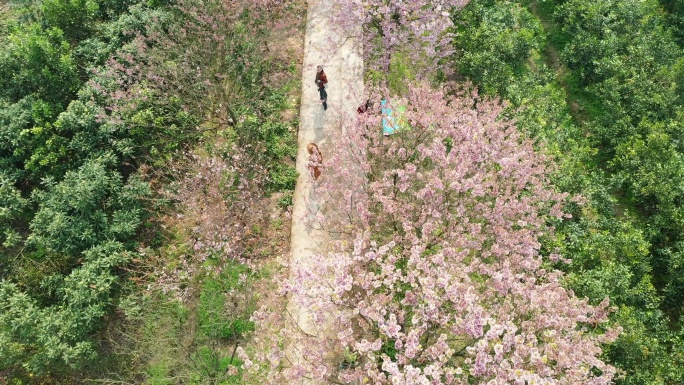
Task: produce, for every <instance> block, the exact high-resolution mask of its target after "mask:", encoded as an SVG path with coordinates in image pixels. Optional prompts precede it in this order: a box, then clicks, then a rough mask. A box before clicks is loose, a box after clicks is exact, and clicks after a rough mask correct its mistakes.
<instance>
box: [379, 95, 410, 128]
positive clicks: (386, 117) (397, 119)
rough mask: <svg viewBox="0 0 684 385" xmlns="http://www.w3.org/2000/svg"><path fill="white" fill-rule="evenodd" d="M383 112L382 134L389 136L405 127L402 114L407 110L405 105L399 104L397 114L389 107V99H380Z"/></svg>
mask: <svg viewBox="0 0 684 385" xmlns="http://www.w3.org/2000/svg"><path fill="white" fill-rule="evenodd" d="M380 105H381V112H382V134H383V135H385V136H389V135H392V134H394V133H395V132H396V131H397V130H399V129H400V128H403V126H404V124H402V123H403V122H402V115H403V112H404V111H406V107H405V106H397V114H396V115H397V116H394V115H393V113H392V112H393V111H392V109H391V108H389V106H388V104H387V100H385V99H383V100H381V101H380Z"/></svg>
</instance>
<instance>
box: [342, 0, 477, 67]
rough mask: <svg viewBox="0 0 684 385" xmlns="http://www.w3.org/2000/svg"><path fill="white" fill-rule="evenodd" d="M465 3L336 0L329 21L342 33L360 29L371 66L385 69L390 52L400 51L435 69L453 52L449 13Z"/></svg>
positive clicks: (458, 0)
mask: <svg viewBox="0 0 684 385" xmlns="http://www.w3.org/2000/svg"><path fill="white" fill-rule="evenodd" d="M466 4H468V0H437V1H435V0H432V1H425V0H415V1H403V0H339V1H336V2H335V6H336V10H335V12H333V15H332V16H333V23H332V24H333V25H334V26H335V27H337V29H338V30H339V33H342V34H346V35H351V36H355V35H358V34H359V33H361V35H362V36H359V37H361V39H360V40H361V41H362V42H363V52H364V56H365V59H366V64H367V65H368V66H369V67H370V68H373V69H380V70H383V71H386V70H387V69H388V68H389V65H390V61H391V58H392V55H393V54H394V53H396V52H399V51H401V52H404V53H406V54H408V55H409V56H410V57H411V59H413V60H412V61H413V62H414V63H425V64H427V67H426V69H427V70H434V69H436V68H437V64H438V62H439V60H440V59H441V58H444V57H446V56H448V55H450V54H451V53H452V52H453V49H452V48H451V46H452V45H453V43H452V39H453V32H452V31H453V29H452V27H453V22H452V19H451V13H452V12H453V11H457V10H459V9H460V8H462V7H463V6H465V5H466ZM357 26H363V28H362V30H361V31H359V30H358V27H357ZM442 69H447V68H446V67H444V68H442Z"/></svg>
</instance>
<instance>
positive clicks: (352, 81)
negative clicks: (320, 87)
mask: <svg viewBox="0 0 684 385" xmlns="http://www.w3.org/2000/svg"><path fill="white" fill-rule="evenodd" d="M334 4H335V1H329V0H327V1H322V0H309V1H308V13H307V27H306V37H305V41H304V44H305V46H304V65H303V74H302V99H301V111H300V125H299V138H298V141H299V152H298V155H297V171H298V172H299V179H298V180H297V187H296V189H295V193H294V199H293V200H294V207H293V215H292V239H291V243H290V252H291V266H292V265H297V264H305V263H307V261H308V260H309V257H310V256H311V255H313V254H323V253H325V252H326V251H327V250H328V245H329V243H330V241H331V239H330V238H329V237H328V234H326V233H325V232H323V231H322V230H319V229H314V228H311V227H310V226H307V223H309V221H307V220H306V219H307V216H308V217H309V218H310V216H311V215H313V214H314V213H315V212H317V211H319V210H321V209H323V207H322V205H334V204H335V202H321V201H320V200H319V199H318V197H317V194H316V191H315V186H314V182H313V180H312V179H311V177H310V175H309V171H308V170H307V162H308V157H309V154H308V153H307V151H306V146H307V144H308V143H310V142H314V143H316V144H318V146H319V148H320V149H321V153H322V154H323V165H324V167H334V165H328V164H326V163H325V161H326V154H327V153H330V151H331V149H332V148H333V146H334V145H335V143H332V135H333V133H334V132H335V131H336V130H341V129H342V125H343V122H344V121H345V120H348V119H350V118H353V117H354V116H355V115H356V107H357V106H358V104H359V95H361V94H362V92H363V61H362V59H361V57H360V55H359V52H358V47H355V46H356V41H355V39H353V38H350V37H348V36H339V31H334V28H333V27H332V26H331V22H330V20H331V15H333V12H334V11H335V10H334V7H335V5H334ZM318 65H322V66H323V68H324V70H325V72H326V74H327V76H328V81H329V83H328V88H327V92H328V109H327V111H324V110H323V107H322V104H321V102H320V100H319V95H318V91H317V88H316V85H315V84H314V79H315V77H316V66H318ZM325 173H326V170H325V169H323V176H322V178H325ZM340 188H341V189H342V188H345V186H340ZM295 300H296V298H290V299H289V301H288V310H289V312H290V314H292V315H293V317H294V318H295V319H296V322H297V324H298V325H299V327H300V328H301V329H302V331H304V332H306V333H308V334H312V335H317V333H318V331H317V330H316V329H314V328H313V327H312V323H311V322H310V313H309V312H308V311H307V309H305V308H300V307H299V306H297V305H296V303H295V302H296V301H295ZM294 350H295V349H288V352H289V353H288V356H289V357H288V358H289V359H290V360H292V361H293V362H295V363H296V362H298V361H299V360H301V359H302V357H299V356H298V355H297V354H296V353H295V352H294Z"/></svg>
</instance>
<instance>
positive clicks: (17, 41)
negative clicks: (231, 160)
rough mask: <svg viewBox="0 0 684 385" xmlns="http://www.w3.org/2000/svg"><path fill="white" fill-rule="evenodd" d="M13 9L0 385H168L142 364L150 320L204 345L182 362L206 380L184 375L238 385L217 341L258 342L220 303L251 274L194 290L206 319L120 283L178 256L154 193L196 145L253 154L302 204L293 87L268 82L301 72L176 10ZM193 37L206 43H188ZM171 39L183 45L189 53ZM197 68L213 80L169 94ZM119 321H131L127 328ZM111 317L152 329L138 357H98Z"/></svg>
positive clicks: (2, 68) (1, 160)
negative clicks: (98, 383)
mask: <svg viewBox="0 0 684 385" xmlns="http://www.w3.org/2000/svg"><path fill="white" fill-rule="evenodd" d="M205 3H206V4H205V6H206V7H207V9H208V8H210V7H215V8H213V9H214V10H215V11H216V14H217V15H218V14H220V13H221V12H222V10H220V9H219V8H216V7H220V5H221V4H222V3H220V2H211V1H207V2H205ZM3 7H4V8H3V12H4V13H3V16H2V18H0V44H2V46H3V49H2V51H0V382H2V383H5V382H3V381H4V380H10V382H9V383H12V384H25V383H33V382H34V381H35V382H37V383H66V382H67V379H69V380H68V381H69V382H71V381H75V382H78V381H80V380H79V378H81V379H82V378H83V377H82V376H87V375H88V373H90V374H91V375H94V376H99V375H101V376H105V377H106V376H107V375H108V374H107V373H106V371H107V370H116V371H118V374H117V376H118V377H120V378H129V379H134V380H135V381H144V380H146V379H150V378H152V379H151V380H150V381H151V383H167V382H168V381H167V380H159V382H155V380H154V379H153V378H155V376H157V377H158V378H162V377H164V376H170V375H169V372H165V373H162V374H163V375H164V376H162V375H161V374H160V373H158V371H156V372H155V369H154V366H155V363H154V362H152V361H153V359H154V355H153V354H152V355H146V353H145V354H144V352H143V349H148V348H150V346H151V344H153V343H154V341H153V337H152V336H154V338H157V337H158V336H159V335H160V334H163V333H165V331H164V330H163V325H156V324H155V320H154V319H153V318H154V317H159V318H161V319H163V322H166V321H168V320H169V319H170V318H173V317H175V316H178V317H181V316H180V315H178V314H180V313H183V314H185V315H184V316H183V317H186V318H185V321H183V322H186V323H187V325H188V326H187V327H188V328H190V327H193V328H195V327H196V328H198V329H199V330H200V331H201V335H200V336H199V337H197V338H195V341H196V343H197V344H198V345H195V342H193V346H192V349H191V350H192V351H190V352H189V353H188V354H189V355H190V356H192V361H193V362H196V363H197V366H196V367H194V368H190V369H188V370H187V373H195V374H192V376H199V377H197V379H196V380H197V381H200V382H201V381H204V379H205V378H214V379H215V378H219V377H220V378H222V379H223V380H225V381H228V382H225V383H232V381H233V379H234V377H232V375H226V374H225V372H226V368H227V365H228V364H229V363H232V364H235V362H236V360H235V359H234V357H232V356H231V354H230V352H229V353H226V352H225V349H223V348H222V347H221V346H217V342H216V341H219V342H218V344H219V345H222V344H223V345H225V344H231V346H233V345H234V344H236V343H237V341H240V339H241V338H242V337H243V336H244V335H245V334H246V333H249V332H250V331H251V330H252V324H251V323H250V322H249V320H248V318H249V316H248V313H247V312H248V311H251V310H252V309H253V306H252V305H250V304H251V302H250V304H246V305H245V306H246V307H245V308H244V309H243V308H242V307H241V308H240V309H242V312H240V313H239V314H238V313H235V311H234V309H233V308H231V307H230V305H229V302H230V301H229V299H228V298H227V297H226V296H225V295H224V294H223V293H224V292H225V291H241V292H245V291H247V289H246V287H247V286H246V285H247V281H245V280H244V279H243V278H242V277H243V276H249V275H251V274H252V273H253V272H251V271H250V268H247V267H244V266H242V265H236V266H235V267H234V269H235V271H233V270H231V269H229V268H226V269H224V270H223V271H224V272H223V273H222V274H223V275H221V276H219V277H214V276H211V275H207V276H203V275H199V276H198V277H197V278H196V279H194V278H193V281H192V282H191V284H192V285H194V286H195V287H196V289H197V293H199V294H198V297H197V298H196V300H197V301H198V302H199V304H198V305H197V306H196V308H195V307H192V308H189V307H188V306H187V304H186V305H180V304H178V305H169V304H170V303H173V302H174V300H173V299H170V296H167V295H164V294H161V293H156V294H154V295H152V296H151V297H150V296H149V295H148V294H149V293H148V294H145V296H147V297H144V298H143V296H142V290H141V288H140V287H137V286H135V285H127V284H124V283H125V282H131V280H134V281H135V280H139V279H140V278H139V277H138V276H136V275H135V274H132V273H131V271H132V270H134V269H140V266H149V265H151V263H150V262H149V261H147V260H146V258H147V257H146V255H144V254H142V253H143V250H145V249H144V247H163V246H166V244H165V243H166V242H169V243H170V242H174V241H176V240H174V239H173V237H171V238H165V237H168V234H166V233H164V230H163V229H162V228H161V226H159V224H158V222H157V221H156V219H155V218H159V217H161V216H162V215H163V214H164V213H165V212H166V211H168V210H172V209H173V207H172V206H171V205H169V204H168V203H169V202H168V201H166V200H164V199H160V196H159V194H158V189H159V188H160V185H161V184H162V183H163V182H168V180H170V179H173V178H175V177H177V176H178V174H177V173H173V172H171V171H170V168H171V167H172V166H173V165H174V164H173V163H172V162H173V161H174V160H175V159H176V158H182V156H183V152H184V151H186V150H188V149H190V148H192V147H193V146H196V145H197V144H198V143H200V142H203V143H206V142H211V140H205V139H206V138H207V137H208V135H213V137H216V138H217V140H219V141H222V142H224V141H228V142H230V143H234V144H237V145H242V146H245V147H249V148H252V150H251V151H252V152H253V153H255V156H256V155H258V159H259V161H260V162H261V163H262V165H263V166H264V168H266V169H267V170H269V172H270V178H269V185H268V186H267V187H268V189H269V190H270V191H271V192H273V191H281V190H291V189H293V188H294V180H295V179H296V177H297V174H296V172H294V167H293V166H292V159H293V157H294V155H295V153H296V142H295V140H294V137H293V132H292V130H291V129H289V127H291V126H292V124H293V121H292V120H286V119H282V118H281V112H282V111H283V110H284V109H286V108H289V103H288V99H287V97H286V95H287V93H288V91H289V87H290V85H291V84H292V82H280V83H278V84H274V85H265V84H263V82H262V78H263V77H268V76H271V75H272V74H273V73H275V72H277V71H285V72H287V71H291V70H292V66H291V65H290V63H274V62H271V61H269V59H268V58H265V57H261V56H260V50H261V47H260V46H259V44H260V41H259V40H258V39H259V38H260V36H256V35H253V34H251V32H250V31H249V29H248V28H246V27H245V24H246V23H243V24H241V23H234V20H231V21H230V23H226V24H225V27H226V28H227V29H226V30H222V31H213V30H211V29H208V28H209V27H213V26H212V25H211V23H209V24H202V23H198V22H197V20H192V17H190V16H188V15H189V13H183V12H182V10H181V8H179V6H178V4H176V2H174V3H173V4H172V3H171V2H168V1H137V0H105V1H94V0H39V1H29V2H23V1H22V2H19V1H17V2H10V3H9V4H7V5H6V6H3ZM238 16H239V17H241V18H243V20H247V19H249V18H252V17H254V16H253V15H250V14H248V13H245V14H243V15H240V14H238ZM187 22H195V26H196V27H197V29H196V30H193V31H191V32H192V33H189V32H187V30H185V29H183V26H184V24H185V23H187ZM261 25H264V26H265V25H266V24H264V23H261ZM173 31H176V32H178V31H183V33H184V34H185V35H184V36H185V37H186V40H179V39H177V38H178V37H179V36H178V35H174V34H173ZM222 34H226V35H229V36H231V39H230V40H229V41H228V40H227V41H228V43H226V45H225V47H227V48H226V49H224V50H220V48H221V47H218V46H214V47H212V50H208V47H207V46H202V44H208V43H211V44H215V43H216V41H215V40H216V39H215V37H216V36H220V35H222ZM146 39H147V40H146ZM165 39H166V40H165ZM173 39H176V40H175V41H174V40H173ZM162 43H168V45H167V46H162V45H161V44H162ZM233 43H235V44H233ZM230 44H233V45H230ZM174 47H175V48H174ZM190 47H196V48H197V50H196V51H194V52H191V51H190V50H189V48H190ZM174 49H175V50H174ZM231 49H232V50H231ZM215 51H216V52H217V54H216V55H214V56H211V55H206V54H205V53H206V52H215ZM238 58H240V59H246V58H248V59H249V60H250V61H251V63H250V64H249V65H245V64H244V63H242V62H240V61H239V60H236V59H238ZM203 60H205V61H206V60H211V62H210V63H209V62H203ZM240 63H242V64H240ZM188 64H189V65H192V66H193V67H192V68H195V67H197V68H200V66H201V67H202V68H205V67H206V68H208V69H209V67H210V66H211V68H210V69H211V71H207V72H208V73H210V74H211V79H207V81H206V82H197V81H196V78H195V74H189V76H187V77H186V80H188V81H190V82H191V83H196V84H195V85H194V86H192V87H186V84H184V83H178V84H174V83H173V82H171V81H170V79H171V77H170V74H172V73H174V71H176V72H177V71H178V70H179V69H182V65H188ZM214 71H215V72H214ZM216 74H221V76H216ZM181 80H182V79H181ZM212 81H213V82H214V83H212ZM188 84H189V83H188ZM228 85H231V86H235V87H236V88H235V89H232V90H231V89H230V88H229V87H228ZM195 86H196V87H195ZM219 91H220V92H219ZM212 92H213V93H212ZM254 101H256V102H254ZM217 106H228V107H226V108H228V109H229V110H230V116H231V117H232V119H230V121H228V122H227V121H226V120H223V121H222V120H221V119H220V116H218V115H212V111H214V110H216V109H217V108H218V107H217ZM213 137H212V138H213ZM250 144H253V146H250ZM225 147H227V148H230V145H226V146H225ZM249 148H248V151H249ZM185 241H186V240H184V239H181V240H180V241H179V242H185ZM175 257H177V258H178V259H181V258H182V257H183V256H175ZM168 263H171V264H177V263H178V261H177V260H175V261H174V260H172V259H170V260H169V261H168ZM207 268H209V267H207ZM222 268H223V267H222ZM144 274H150V272H149V271H145V273H144ZM151 275H153V274H151ZM205 280H206V281H205ZM141 287H143V288H144V287H145V286H142V285H141ZM193 290H194V289H193ZM122 293H123V294H124V295H125V297H124V299H123V300H121V298H122V297H121V296H122ZM145 298H147V299H145ZM149 298H152V300H151V301H152V302H149V301H148V300H149ZM143 303H144V304H146V305H147V306H150V307H151V308H158V309H163V308H174V306H175V308H177V309H176V310H177V312H175V313H174V314H176V315H175V316H174V315H169V314H167V313H164V312H163V311H161V310H160V314H158V315H150V314H147V313H145V314H142V313H136V312H135V311H134V310H133V309H135V308H136V306H138V307H139V306H140V305H141V304H143ZM247 305H249V306H247ZM174 311H175V310H174ZM120 312H123V313H126V314H127V315H126V316H125V317H123V318H121V319H117V318H116V317H117V314H119V313H120ZM179 312H180V313H179ZM177 313H178V314H177ZM188 314H192V315H193V316H192V317H189V316H188ZM227 314H232V315H230V316H228V315H227ZM110 317H114V318H112V319H113V320H114V321H121V325H126V324H127V323H128V324H130V327H132V328H135V327H137V326H140V325H143V326H144V327H148V328H150V330H148V331H149V333H150V334H149V335H147V336H146V335H139V336H138V337H140V341H129V342H130V343H129V344H128V345H126V349H127V350H124V351H121V350H117V349H114V348H112V347H110V350H108V351H104V350H103V346H104V345H107V343H105V342H103V341H104V340H103V338H104V337H103V336H101V335H100V334H99V333H102V332H103V330H109V329H111V328H112V325H111V324H109V322H108V319H110ZM231 317H232V318H231ZM189 319H192V320H193V321H192V322H190V321H188V320H189ZM110 320H111V319H110ZM163 322H162V323H163ZM119 326H120V325H115V326H114V327H119ZM103 327H104V329H103ZM121 327H123V326H121ZM147 343H149V344H150V345H146V344H147ZM131 351H134V352H140V353H141V354H142V355H143V356H142V358H141V360H139V361H137V362H136V365H135V367H129V365H127V364H122V363H121V361H120V357H119V356H118V355H121V356H126V355H127V354H130V352H131ZM174 365H176V366H178V365H180V364H179V363H175V364H174ZM207 365H208V366H207ZM134 370H140V371H141V372H144V373H146V374H145V375H142V376H141V375H140V373H138V372H134ZM169 370H171V369H169ZM198 373H199V374H198ZM12 381H13V382H12ZM164 381H167V382H164Z"/></svg>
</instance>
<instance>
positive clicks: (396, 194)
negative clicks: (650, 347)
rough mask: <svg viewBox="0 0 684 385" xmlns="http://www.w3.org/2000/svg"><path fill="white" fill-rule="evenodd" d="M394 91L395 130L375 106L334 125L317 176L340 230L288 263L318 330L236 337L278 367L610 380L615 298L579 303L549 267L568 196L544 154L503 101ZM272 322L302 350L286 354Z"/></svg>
mask: <svg viewBox="0 0 684 385" xmlns="http://www.w3.org/2000/svg"><path fill="white" fill-rule="evenodd" d="M395 105H403V106H405V107H406V110H405V112H404V113H403V116H401V117H397V124H399V125H400V127H399V131H398V132H397V133H396V134H395V135H393V136H390V137H383V136H382V135H381V128H380V127H381V119H382V116H381V114H380V113H379V112H378V111H372V110H369V112H368V113H366V114H364V115H360V117H359V118H358V119H357V120H356V121H355V122H352V123H350V124H348V125H347V126H346V127H345V130H344V134H343V135H340V137H338V138H336V139H335V140H336V143H339V145H336V146H334V147H331V149H332V153H330V154H329V160H328V163H327V164H329V165H336V166H335V167H328V168H327V169H326V178H325V180H324V181H325V182H324V183H322V185H321V186H319V189H318V192H319V194H321V195H320V198H321V199H323V200H324V201H325V202H327V203H326V206H325V207H326V208H325V209H324V212H323V217H324V225H325V226H327V227H328V229H329V230H330V231H335V233H336V234H341V233H345V232H346V234H347V235H348V237H346V238H345V237H342V239H341V240H340V242H339V243H338V244H337V247H336V250H335V252H334V253H332V254H331V255H319V256H317V257H315V259H314V260H312V261H307V262H306V264H305V265H302V266H292V269H294V274H293V275H292V277H293V278H292V279H291V280H290V281H289V282H288V283H287V284H286V285H285V287H284V291H285V293H288V294H291V295H293V298H296V299H297V300H298V301H299V305H300V306H301V308H304V309H309V310H310V311H311V312H312V322H314V323H315V325H316V327H317V328H318V329H320V330H325V332H323V333H319V334H318V335H311V334H306V333H302V332H300V331H298V330H297V329H296V328H297V327H296V325H290V326H289V327H283V326H281V327H280V328H278V329H277V330H273V331H272V333H271V335H272V336H274V340H272V341H270V350H269V349H266V348H265V347H267V346H269V344H266V343H265V345H264V346H263V347H264V349H262V350H261V351H260V353H259V354H258V355H257V356H256V357H255V358H254V357H253V358H252V360H251V361H250V359H249V358H248V357H247V356H246V355H245V354H244V352H241V354H242V357H243V359H245V360H247V361H246V363H247V366H248V367H250V368H252V369H254V368H255V367H256V368H259V369H260V370H261V371H264V370H266V369H269V368H270V369H269V370H266V371H267V372H268V376H269V381H270V382H271V383H284V382H285V381H287V380H297V379H303V378H309V379H316V380H325V381H329V382H331V383H360V384H406V385H409V384H488V385H495V384H500V385H503V384H516V385H523V384H568V385H570V384H607V383H610V382H611V379H612V378H613V376H614V374H615V369H614V368H613V367H611V366H610V365H607V364H606V363H604V362H603V361H601V359H600V358H599V356H600V354H601V344H602V343H606V342H610V341H612V340H614V338H615V337H616V335H617V333H618V332H619V328H612V327H611V326H610V325H607V314H608V313H609V312H610V309H609V307H608V300H607V299H606V300H605V301H603V302H602V303H601V304H600V305H598V306H592V305H590V304H588V303H587V300H586V299H580V298H577V297H576V296H575V295H574V294H573V293H572V292H571V291H569V290H567V289H565V288H563V287H562V286H561V280H562V273H561V272H559V271H555V270H551V269H547V268H544V267H543V266H544V265H543V263H542V262H543V259H544V258H551V259H559V258H561V257H560V256H558V255H554V254H551V255H548V256H544V255H542V253H541V252H540V241H539V239H540V237H541V236H542V235H550V234H552V232H553V229H552V228H550V227H549V226H548V225H547V219H549V218H551V217H556V218H563V217H566V216H567V214H564V213H563V211H562V205H563V204H564V202H566V201H567V200H568V199H569V198H568V196H567V195H566V194H562V193H558V192H556V191H555V190H554V189H553V187H552V186H551V185H550V183H549V180H548V178H547V176H546V175H547V171H548V166H547V164H548V159H545V158H544V157H543V156H541V155H540V154H537V153H535V152H534V150H533V148H532V145H531V143H530V142H529V141H528V140H526V139H525V138H523V137H521V135H519V134H518V132H517V130H516V128H515V126H514V124H513V123H511V122H506V121H503V120H501V119H500V113H501V111H502V106H501V105H500V104H499V103H497V102H496V101H490V100H482V99H478V100H477V103H476V102H475V100H474V99H473V97H472V96H448V95H445V94H444V93H442V92H441V91H435V90H433V89H431V88H429V87H427V86H417V87H411V88H410V89H409V92H408V94H407V97H406V98H405V99H401V100H396V101H395ZM341 186H354V188H349V187H341ZM349 229H352V231H349ZM255 319H256V320H257V321H258V322H259V323H260V325H262V326H266V325H267V324H268V322H266V321H267V312H258V313H256V314H255ZM266 334H268V333H266ZM278 338H282V339H290V340H293V341H295V342H294V343H293V345H294V346H295V349H297V351H298V352H299V355H300V356H301V357H304V358H305V360H303V361H299V362H288V360H287V358H286V355H284V354H283V353H282V351H278V348H277V346H278V343H277V342H274V341H276V340H278ZM331 351H335V352H337V354H336V355H331V354H330V352H331Z"/></svg>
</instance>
